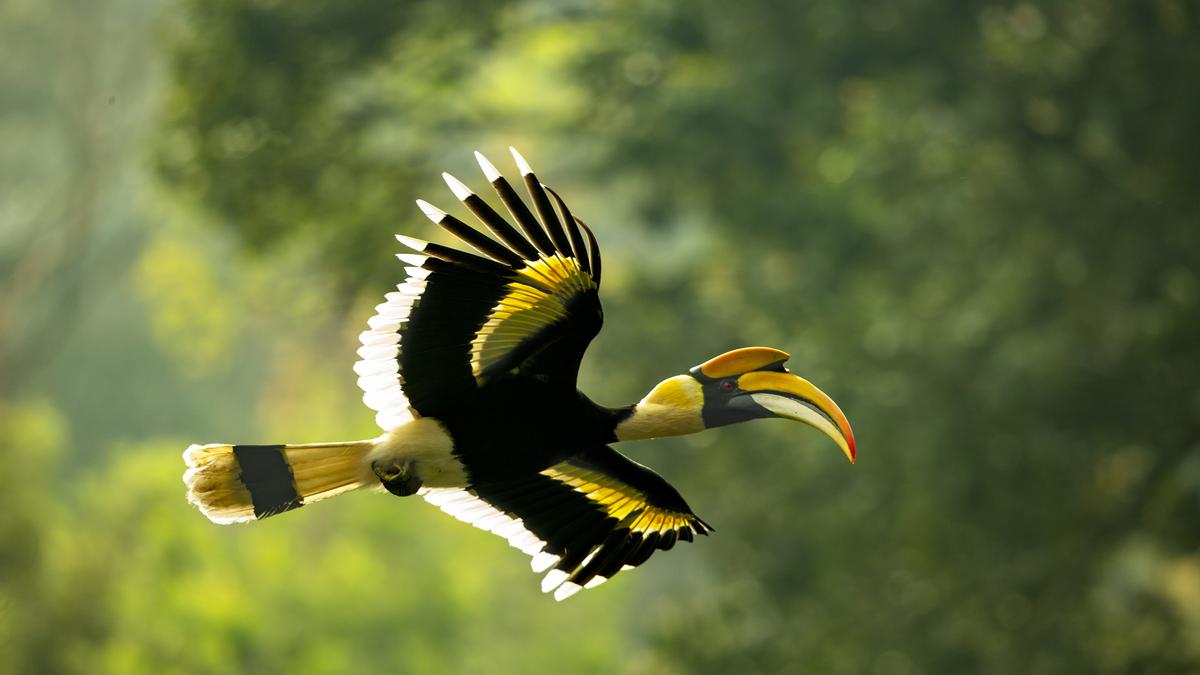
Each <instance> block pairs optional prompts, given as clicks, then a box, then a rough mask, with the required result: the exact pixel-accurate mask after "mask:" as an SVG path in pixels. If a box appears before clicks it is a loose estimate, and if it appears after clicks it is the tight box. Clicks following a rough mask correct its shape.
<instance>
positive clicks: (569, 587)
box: [554, 581, 583, 602]
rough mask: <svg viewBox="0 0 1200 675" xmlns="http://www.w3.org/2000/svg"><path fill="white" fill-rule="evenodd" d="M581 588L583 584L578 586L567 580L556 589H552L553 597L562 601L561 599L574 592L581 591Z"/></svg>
mask: <svg viewBox="0 0 1200 675" xmlns="http://www.w3.org/2000/svg"><path fill="white" fill-rule="evenodd" d="M582 590H583V586H580V585H579V584H576V583H573V582H570V581H568V582H567V583H565V584H563V585H562V586H559V587H558V590H556V591H554V599H555V600H556V601H558V602H562V601H563V600H566V599H567V598H569V597H571V596H572V595H575V594H576V593H578V592H579V591H582Z"/></svg>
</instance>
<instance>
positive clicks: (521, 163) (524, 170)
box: [508, 145, 533, 176]
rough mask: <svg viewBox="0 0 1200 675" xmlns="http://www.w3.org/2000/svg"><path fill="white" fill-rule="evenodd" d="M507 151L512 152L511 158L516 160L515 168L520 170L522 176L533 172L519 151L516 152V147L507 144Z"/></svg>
mask: <svg viewBox="0 0 1200 675" xmlns="http://www.w3.org/2000/svg"><path fill="white" fill-rule="evenodd" d="M508 151H509V152H511V153H512V156H513V159H514V160H515V161H516V162H517V169H518V170H519V171H520V172H521V175H522V176H528V175H530V174H531V173H533V169H531V168H529V162H526V161H525V158H524V157H522V156H521V153H519V152H517V149H516V148H514V147H512V146H511V145H510V146H508Z"/></svg>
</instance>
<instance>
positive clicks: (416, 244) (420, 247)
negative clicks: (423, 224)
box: [396, 234, 427, 251]
mask: <svg viewBox="0 0 1200 675" xmlns="http://www.w3.org/2000/svg"><path fill="white" fill-rule="evenodd" d="M396 241H398V242H400V243H401V244H404V245H405V246H407V247H409V248H411V249H412V250H414V251H424V250H425V246H426V245H427V243H426V242H423V241H421V240H420V239H414V238H412V237H408V236H405V235H403V234H398V235H396Z"/></svg>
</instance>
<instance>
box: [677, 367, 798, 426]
mask: <svg viewBox="0 0 1200 675" xmlns="http://www.w3.org/2000/svg"><path fill="white" fill-rule="evenodd" d="M760 370H773V371H776V372H786V371H785V370H784V367H783V363H782V362H781V363H778V364H772V365H770V366H767V367H765V368H760ZM689 374H690V375H691V376H692V377H694V378H696V381H697V382H699V383H700V387H701V389H702V391H703V392H704V408H703V409H702V410H701V411H700V417H701V419H702V420H703V421H704V428H705V429H712V428H714V427H723V426H726V425H729V424H737V423H738V422H746V421H749V420H755V419H761V418H763V417H774V416H775V415H774V413H772V412H771V411H769V410H767V409H766V408H764V407H762V406H761V405H759V404H758V403H756V402H755V401H754V399H753V398H752V397H751V396H750V393H749V392H746V391H742V390H741V389H739V388H738V386H737V376H732V377H722V378H712V377H708V376H707V375H705V374H704V373H702V372H700V367H699V366H696V367H695V368H692V369H691V371H689Z"/></svg>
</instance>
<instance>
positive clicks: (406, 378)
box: [355, 150, 603, 430]
mask: <svg viewBox="0 0 1200 675" xmlns="http://www.w3.org/2000/svg"><path fill="white" fill-rule="evenodd" d="M512 153H513V157H514V158H515V159H516V161H517V166H518V167H519V168H520V170H521V174H522V177H523V178H524V182H525V185H526V188H527V189H528V191H529V195H530V198H531V199H532V201H533V205H534V209H535V210H536V211H537V214H538V217H535V216H534V214H533V212H532V211H530V209H529V207H527V206H526V205H525V203H524V202H522V201H521V198H520V197H518V196H517V193H516V191H515V190H513V188H512V186H511V185H509V183H508V181H506V180H505V179H504V177H503V176H501V175H500V173H499V172H498V171H496V168H495V167H494V166H492V164H491V162H489V161H488V160H487V159H486V158H484V157H483V155H480V154H479V153H475V156H476V158H477V159H478V160H479V165H480V167H481V168H482V169H483V172H484V175H485V176H486V177H487V179H488V181H489V182H490V183H491V184H492V187H493V188H494V189H495V190H496V193H497V195H499V197H500V200H501V201H502V202H503V203H504V205H505V206H506V207H507V210H508V211H509V213H510V214H511V216H512V218H513V219H514V220H515V221H516V223H517V225H518V226H520V231H518V230H517V229H516V228H514V227H513V226H512V225H510V224H509V222H508V221H507V220H505V219H504V218H503V217H502V216H501V215H500V214H498V213H497V212H496V211H495V210H493V209H492V208H491V207H490V206H488V204H487V203H486V202H485V201H484V200H483V199H481V198H480V197H479V196H478V195H476V194H474V193H473V192H471V190H470V189H468V188H467V187H466V186H465V185H463V184H462V183H461V182H459V181H458V179H456V178H454V177H453V176H451V175H449V174H442V175H443V177H444V178H445V179H446V183H447V184H448V185H449V186H450V189H451V190H452V191H453V192H454V194H455V196H456V197H458V199H459V200H460V201H462V203H463V204H464V205H465V206H466V207H467V208H468V209H469V210H470V211H471V213H472V214H474V216H475V218H476V219H477V220H478V221H479V222H480V223H482V224H483V225H484V226H485V227H486V228H487V229H488V230H489V231H491V233H492V234H493V235H495V237H496V239H493V238H491V237H489V236H487V235H485V234H483V233H482V232H480V231H479V230H476V229H474V228H473V227H471V226H470V225H467V224H466V223H464V222H463V221H461V220H459V219H458V218H455V217H454V216H452V215H450V214H448V213H446V212H444V211H442V210H441V209H438V208H437V207H434V206H433V205H431V204H429V203H427V202H425V201H422V200H418V201H417V204H418V205H419V206H420V207H421V210H422V211H424V212H425V215H426V216H428V217H429V219H430V220H432V221H433V222H435V223H437V224H438V225H441V226H442V227H443V228H445V229H446V230H448V231H449V232H450V233H452V234H453V235H455V236H456V237H458V238H459V239H461V240H462V241H464V242H466V243H467V244H468V245H470V246H471V247H472V248H474V249H475V250H476V251H478V252H479V253H480V254H482V255H476V254H472V253H466V252H464V251H459V250H457V249H453V248H449V247H446V246H440V245H438V244H433V243H428V242H424V241H419V240H416V239H412V238H410V237H404V236H398V239H399V240H400V241H401V242H402V243H404V244H405V245H406V246H409V247H410V248H412V249H413V250H415V251H416V252H417V254H402V255H400V258H401V259H402V260H403V261H404V262H406V263H408V265H409V266H408V267H407V268H406V269H407V271H408V274H409V276H408V279H406V280H405V282H404V283H403V284H400V286H399V287H398V289H397V291H396V292H394V293H389V294H388V295H387V301H386V302H384V303H383V304H381V305H379V306H378V307H376V312H377V313H376V315H375V316H374V317H372V318H371V320H370V322H369V325H370V330H368V331H366V332H364V333H363V334H362V335H361V340H362V345H363V346H362V348H361V349H359V355H360V356H361V357H362V360H361V361H359V362H358V363H357V364H356V365H355V371H356V372H357V373H358V374H359V381H358V383H359V386H360V387H361V388H362V389H363V391H364V392H365V393H364V396H363V400H364V401H365V402H366V404H367V405H368V406H370V407H371V408H372V409H374V410H376V411H378V415H376V421H377V422H378V423H379V425H380V426H381V427H383V428H384V429H385V430H390V429H392V428H393V427H395V426H396V425H398V424H401V423H403V422H405V421H407V420H409V419H411V418H412V416H413V414H414V412H415V413H416V414H417V415H421V416H433V417H436V416H438V415H439V413H441V412H443V411H445V410H447V409H448V408H449V407H452V406H454V405H455V404H456V403H458V402H460V401H461V398H462V396H464V395H465V394H468V393H470V392H472V391H474V390H475V389H476V388H478V387H481V386H485V385H486V384H487V382H488V381H489V380H492V379H493V378H496V377H504V376H512V375H517V376H527V377H536V378H538V379H540V380H543V381H546V382H550V383H553V384H556V385H561V386H562V387H563V388H564V390H566V391H573V390H574V388H575V380H576V376H577V374H578V372H579V362H580V360H581V359H582V358H583V353H584V351H585V350H586V349H587V346H588V344H589V343H590V342H591V341H592V338H593V337H595V336H596V333H598V332H600V326H601V323H602V321H603V313H602V311H601V308H600V297H599V288H600V249H599V247H598V246H597V244H596V238H595V236H593V235H592V232H591V230H590V229H588V227H587V226H586V225H584V224H583V223H582V222H581V221H580V220H578V219H577V218H575V217H574V216H573V215H571V212H570V210H569V209H568V208H567V206H566V204H564V203H563V201H562V200H561V199H560V198H559V197H558V195H557V194H555V193H554V192H553V191H552V190H548V188H546V187H545V186H543V185H542V184H541V183H540V182H539V181H538V179H537V176H535V175H534V173H533V171H532V170H530V168H529V165H528V164H527V163H526V162H525V160H524V159H523V158H522V157H521V155H520V154H518V153H517V151H516V150H513V151H512ZM551 198H553V201H554V205H552V204H551ZM555 205H556V206H557V209H556V208H555ZM539 219H540V221H539ZM497 239H498V240H499V241H497Z"/></svg>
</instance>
